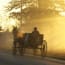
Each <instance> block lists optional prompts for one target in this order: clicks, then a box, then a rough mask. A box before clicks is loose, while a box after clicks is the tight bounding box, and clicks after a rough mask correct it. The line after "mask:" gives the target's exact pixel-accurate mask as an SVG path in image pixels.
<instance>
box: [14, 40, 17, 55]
mask: <svg viewBox="0 0 65 65" xmlns="http://www.w3.org/2000/svg"><path fill="white" fill-rule="evenodd" d="M16 43H17V42H16V41H15V40H14V42H13V55H16V52H17V50H16Z"/></svg>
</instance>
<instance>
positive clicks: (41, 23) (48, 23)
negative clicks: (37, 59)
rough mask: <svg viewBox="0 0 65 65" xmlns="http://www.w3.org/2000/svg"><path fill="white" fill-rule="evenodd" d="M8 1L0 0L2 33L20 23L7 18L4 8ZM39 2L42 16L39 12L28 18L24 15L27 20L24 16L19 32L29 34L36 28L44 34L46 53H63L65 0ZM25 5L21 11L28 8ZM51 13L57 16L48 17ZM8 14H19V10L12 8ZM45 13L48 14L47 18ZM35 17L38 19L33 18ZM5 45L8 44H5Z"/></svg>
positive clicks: (64, 43) (64, 49)
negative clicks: (46, 46)
mask: <svg viewBox="0 0 65 65" xmlns="http://www.w3.org/2000/svg"><path fill="white" fill-rule="evenodd" d="M9 1H11V0H0V26H1V27H2V29H3V31H7V30H8V31H10V32H11V31H12V29H13V26H18V27H19V25H20V21H19V20H18V19H17V18H9V16H8V15H9V14H8V12H6V10H5V6H6V5H8V2H9ZM41 1H42V2H41ZM47 1H49V2H47ZM39 2H41V3H42V6H41V5H40V6H39V8H40V9H41V10H43V12H42V14H41V12H40V13H37V14H35V13H34V12H31V13H30V15H33V16H30V15H29V13H27V14H26V15H29V16H28V17H27V18H28V19H27V18H26V15H25V16H24V17H23V18H22V19H24V20H22V22H23V23H25V24H22V27H21V30H22V31H24V32H31V31H32V30H33V27H34V26H37V27H38V30H39V31H40V33H42V34H44V39H45V40H46V41H47V45H48V51H52V52H62V53H65V0H39ZM49 3H50V4H49ZM26 5H27V6H26ZM26 5H23V6H22V9H25V8H28V7H29V5H30V4H26ZM35 5H36V4H35ZM37 6H38V5H37ZM29 10H30V9H28V10H27V9H26V11H25V12H27V11H29ZM46 10H47V11H46ZM49 11H50V12H49ZM51 11H53V12H57V13H58V15H57V14H55V15H57V16H54V15H52V16H50V14H52V12H51ZM10 12H16V13H17V12H21V9H20V8H18V9H15V8H14V9H13V10H11V11H10ZM10 12H9V13H10ZM48 12H49V13H50V14H49V13H48ZM46 13H48V16H47V15H46ZM40 14H41V15H40ZM43 14H45V15H43ZM37 15H38V17H39V18H35V16H37ZM32 17H33V18H32ZM30 18H31V19H30ZM7 45H9V44H8V43H7Z"/></svg>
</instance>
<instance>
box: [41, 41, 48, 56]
mask: <svg viewBox="0 0 65 65" xmlns="http://www.w3.org/2000/svg"><path fill="white" fill-rule="evenodd" d="M46 54H47V42H46V40H44V41H43V44H42V46H41V56H43V57H45V56H46Z"/></svg>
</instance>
